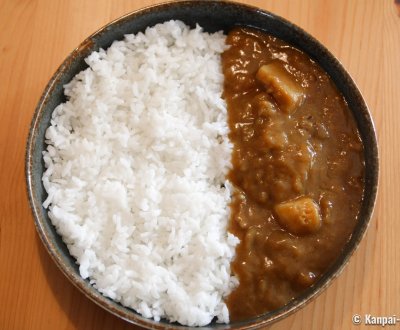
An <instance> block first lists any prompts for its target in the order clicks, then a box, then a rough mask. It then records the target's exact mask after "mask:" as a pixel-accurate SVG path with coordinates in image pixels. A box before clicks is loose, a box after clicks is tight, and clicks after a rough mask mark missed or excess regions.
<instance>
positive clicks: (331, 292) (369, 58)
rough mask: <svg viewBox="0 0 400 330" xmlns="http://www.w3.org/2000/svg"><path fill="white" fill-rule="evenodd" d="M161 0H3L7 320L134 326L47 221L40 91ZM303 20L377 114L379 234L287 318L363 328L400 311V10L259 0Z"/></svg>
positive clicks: (34, 325)
mask: <svg viewBox="0 0 400 330" xmlns="http://www.w3.org/2000/svg"><path fill="white" fill-rule="evenodd" d="M157 2H159V1H150V0H148V1H147V0H141V1H128V0H115V1H108V0H99V1H91V0H82V1H81V0H70V1H52V0H25V1H24V0H14V1H12V0H0V78H1V79H0V198H1V202H0V261H1V262H0V329H134V328H135V327H134V326H132V325H130V324H128V323H126V322H124V321H122V320H119V319H117V318H116V317H114V316H112V315H111V314H109V313H107V312H105V311H103V310H102V309H101V308H99V307H97V306H96V305H95V304H94V303H92V302H91V301H89V300H88V299H87V298H85V297H84V296H83V295H82V294H81V293H80V292H79V291H78V290H77V289H75V288H74V287H73V286H72V285H71V284H70V283H69V282H68V281H67V279H66V278H65V277H64V276H63V275H62V273H61V272H60V271H59V270H58V269H57V268H56V266H55V264H54V263H53V262H52V260H51V259H50V257H49V256H48V254H47V252H46V251H45V250H44V248H43V246H42V244H41V242H40V240H39V238H38V235H37V234H36V232H35V227H34V224H33V218H32V215H31V212H30V209H29V206H28V202H27V196H26V192H25V179H24V153H25V142H26V138H27V133H28V129H29V125H30V120H31V117H32V115H33V111H34V109H35V106H36V103H37V102H38V100H39V97H40V95H41V92H42V91H43V89H44V87H45V85H46V82H47V81H48V80H49V78H50V77H51V75H52V73H53V72H54V71H55V70H56V68H57V67H58V65H59V64H60V63H61V62H62V60H63V59H64V58H65V57H66V56H67V54H68V53H69V52H70V51H71V50H72V49H73V48H75V47H76V46H77V45H78V44H79V43H80V42H81V41H82V40H83V39H84V38H85V37H86V36H88V35H89V34H91V33H92V32H94V31H95V30H97V29H98V28H99V27H101V26H102V25H104V24H106V23H107V22H109V21H110V20H112V19H114V18H117V17H119V16H121V15H123V14H126V13H128V12H130V11H132V10H135V9H138V8H140V7H143V6H145V5H149V4H153V3H157ZM243 2H246V3H249V4H252V5H255V6H258V7H261V8H264V9H267V10H270V11H272V12H274V13H276V14H278V15H280V16H283V17H285V18H287V19H288V20H290V21H292V22H294V23H296V24H298V25H299V26H301V27H302V28H304V29H305V30H306V31H308V32H309V33H311V34H312V35H314V36H315V37H316V38H317V39H319V40H320V41H321V42H322V43H323V44H325V45H326V46H327V47H328V49H330V51H331V52H332V53H333V54H334V55H336V56H337V57H338V58H339V59H340V61H341V62H342V63H343V65H344V66H345V67H346V68H347V69H348V71H349V72H350V74H351V75H352V76H353V78H354V80H355V81H356V82H357V84H358V86H359V88H360V90H361V91H362V93H363V95H364V96H365V99H366V101H367V103H368V105H369V107H370V109H371V112H372V115H373V118H374V120H375V124H376V128H377V132H378V138H379V145H380V159H381V177H380V189H379V195H378V201H377V206H376V210H375V215H374V219H373V221H372V223H371V226H370V228H369V230H368V233H367V236H366V237H365V239H364V240H363V242H362V243H361V246H360V248H359V249H358V251H357V252H356V253H355V255H354V256H353V258H352V259H351V261H350V263H349V265H348V266H347V267H346V269H345V271H344V272H343V273H342V275H341V276H340V277H339V278H338V279H337V280H336V281H335V282H334V283H333V285H332V286H331V287H329V288H328V290H326V291H325V292H324V293H323V294H321V296H319V297H318V298H317V299H316V300H314V301H313V302H311V303H310V304H309V305H307V306H306V307H305V308H304V309H302V310H301V311H299V312H297V313H296V314H294V315H292V316H290V317H288V318H286V319H285V320H283V321H281V322H279V323H276V324H274V325H273V326H272V327H271V328H272V329H274V330H278V329H351V328H362V326H361V327H360V326H353V325H352V321H351V317H352V315H353V314H355V313H358V314H361V315H363V314H365V313H370V314H374V315H393V314H397V315H398V316H399V317H400V239H399V233H400V211H399V208H398V204H399V196H400V171H399V168H400V152H399V145H400V133H399V132H400V112H399V108H400V101H399V99H400V98H399V94H398V77H400V63H399V59H400V57H399V54H400V18H399V17H398V15H397V9H396V7H395V5H394V3H393V2H392V1H389V0H387V1H375V0H359V1H356V0H350V1H349V0H336V1H328V0H308V1H304V0H284V1H272V0H270V1H265V0H259V1H256V0H247V1H244V0H243Z"/></svg>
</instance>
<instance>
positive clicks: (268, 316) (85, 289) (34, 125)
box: [25, 0, 379, 330]
mask: <svg viewBox="0 0 400 330" xmlns="http://www.w3.org/2000/svg"><path fill="white" fill-rule="evenodd" d="M204 3H211V4H218V5H226V6H234V7H239V8H243V9H245V10H252V11H256V12H257V13H262V14H266V15H268V16H270V17H272V18H274V19H276V20H278V21H280V22H281V23H283V24H285V25H287V26H289V27H290V28H291V29H294V30H297V32H300V33H301V34H303V35H305V36H307V38H309V39H310V40H311V41H312V42H313V43H314V44H316V45H317V46H318V47H319V48H320V49H321V50H322V51H323V52H324V53H325V54H327V55H328V56H329V57H330V58H331V60H333V61H334V62H336V63H335V64H336V65H337V66H338V67H339V68H340V70H341V71H342V72H343V73H344V74H345V76H346V78H347V79H348V82H349V83H350V84H352V85H353V86H352V87H353V88H354V89H355V90H356V92H357V93H358V95H357V96H359V99H360V100H361V103H362V104H361V106H362V107H363V108H364V110H366V111H365V113H364V116H365V120H366V121H367V123H368V124H369V133H370V134H371V136H370V138H371V139H372V146H371V148H372V153H373V155H374V157H373V160H372V166H373V168H374V174H373V176H372V182H371V186H372V188H371V191H369V192H370V196H371V197H370V198H369V200H370V203H369V205H368V208H367V210H366V212H367V213H366V214H367V216H366V218H365V219H364V221H363V222H362V225H361V226H360V227H359V228H358V232H357V233H358V235H357V237H356V239H355V240H354V241H353V244H352V245H351V246H350V248H349V249H348V251H347V252H346V253H343V254H344V256H343V258H340V256H339V257H338V259H337V260H336V261H335V263H334V264H333V265H332V266H331V267H330V268H329V269H328V270H327V271H326V272H325V274H324V275H323V276H322V277H321V278H320V279H319V281H318V282H317V284H318V283H320V285H315V286H314V285H313V286H312V287H310V288H309V289H307V290H306V291H305V292H303V293H302V294H301V295H300V296H299V297H297V298H295V299H293V300H291V301H290V302H288V303H287V304H286V305H285V306H283V307H281V308H279V309H276V310H273V311H271V312H267V313H264V314H262V315H261V316H258V317H255V318H252V319H250V320H246V321H241V322H235V323H228V324H218V325H216V326H214V327H213V328H217V329H233V328H235V329H256V328H260V327H263V326H266V325H268V324H271V323H274V322H276V321H279V320H281V319H283V318H285V317H287V316H289V315H291V314H293V313H294V312H296V311H297V310H299V309H301V308H303V307H305V306H306V305H307V304H308V303H310V302H311V301H312V300H313V299H315V298H316V297H317V296H318V295H320V294H321V293H322V292H323V291H324V290H325V289H326V288H327V287H328V286H329V285H330V284H331V283H332V282H333V280H334V279H336V278H337V277H338V276H339V275H340V274H341V273H342V271H343V269H344V267H345V266H346V265H347V264H348V262H349V259H350V257H351V256H352V255H353V254H354V252H355V251H356V250H357V248H358V246H359V244H360V242H361V240H362V239H363V238H364V236H365V234H366V230H367V228H368V226H369V224H370V223H371V219H372V217H373V212H374V207H375V204H376V199H377V198H376V196H377V189H378V186H379V150H378V143H377V135H376V129H375V125H374V122H373V120H372V116H371V112H370V110H369V108H368V106H367V104H366V102H365V99H364V97H363V96H362V94H361V92H360V90H359V88H358V86H357V84H356V83H355V82H354V80H353V79H352V77H351V76H350V74H349V73H348V72H347V70H346V69H345V68H344V66H343V65H342V64H341V62H340V61H339V60H338V59H337V58H336V57H335V56H334V55H333V54H332V53H331V52H330V51H329V50H328V49H327V48H326V47H325V46H324V45H323V44H322V43H321V42H319V40H317V39H316V38H315V37H313V36H312V35H311V34H309V33H308V32H306V31H305V30H303V29H302V28H300V27H299V26H297V25H295V24H294V23H292V22H290V21H288V20H286V19H285V18H282V17H281V16H279V15H276V14H274V13H272V12H270V11H268V10H265V9H260V8H258V7H255V6H252V5H248V4H243V3H240V2H236V1H230V0H176V1H166V2H162V3H158V4H153V5H149V6H145V7H142V8H140V9H137V10H134V11H131V12H129V13H127V14H125V15H123V16H120V17H118V18H116V19H114V20H112V21H111V22H109V23H107V24H105V25H103V26H102V27H101V28H99V29H97V30H96V31H95V32H93V33H92V34H91V35H90V36H88V37H87V38H85V39H84V40H83V41H82V42H81V43H80V44H79V45H78V47H76V48H75V49H73V50H72V52H70V53H69V55H68V56H67V57H66V58H65V59H64V60H63V62H62V63H61V64H60V65H59V67H58V68H57V70H56V71H55V72H54V73H53V74H52V76H51V78H50V80H49V82H48V83H47V85H46V87H45V89H44V91H43V93H42V95H41V97H40V99H39V102H38V104H37V106H36V108H35V112H34V114H33V118H32V121H31V124H30V129H29V135H28V139H27V144H26V151H25V177H26V188H27V189H26V191H27V195H28V200H29V205H30V208H31V210H32V214H33V217H34V223H35V227H36V231H37V232H38V234H39V237H40V239H41V241H42V243H43V244H44V246H45V248H46V250H47V252H48V253H49V255H50V257H51V258H52V259H53V261H54V262H55V264H56V265H57V267H58V268H59V269H60V270H61V272H62V273H63V274H64V275H65V276H66V277H67V278H68V280H69V281H70V282H71V283H72V284H73V285H74V286H75V287H76V288H78V289H79V290H80V291H81V292H82V293H83V294H84V295H85V296H86V297H87V298H89V299H90V300H91V301H93V302H94V303H95V304H97V305H98V306H100V307H102V308H103V309H105V310H107V311H108V312H110V313H112V314H114V315H115V316H117V317H119V318H122V319H124V320H125V321H127V322H129V323H132V324H135V325H138V326H141V327H145V328H148V329H171V330H172V329H177V330H178V329H192V328H193V327H188V326H184V325H180V324H175V323H160V322H157V321H154V320H152V319H147V318H144V317H143V316H141V315H140V314H138V313H137V312H136V311H134V310H133V309H131V308H129V307H125V306H123V305H122V304H120V303H116V302H115V301H112V300H111V299H110V298H107V297H105V296H103V295H102V294H101V293H100V292H98V291H97V290H96V289H94V288H93V287H92V285H91V284H89V283H88V282H87V281H85V280H83V279H82V278H81V277H80V276H79V275H77V274H75V272H72V271H71V269H69V267H68V266H67V265H66V264H65V263H64V262H63V260H62V253H60V250H59V249H58V248H57V247H56V246H55V244H54V243H53V241H52V239H51V238H50V237H49V233H48V232H47V230H46V228H45V227H44V222H45V221H46V220H45V219H44V218H42V217H41V214H40V208H41V207H42V204H41V201H40V200H39V199H38V198H37V197H36V195H35V192H34V184H33V176H34V173H33V166H32V164H33V150H34V148H35V137H36V133H37V130H38V125H39V123H40V120H41V118H42V114H43V110H44V107H45V105H46V102H47V100H48V98H49V97H50V95H51V93H52V92H53V90H54V88H55V86H56V84H57V82H58V79H59V78H60V76H61V75H62V73H63V72H64V71H65V70H67V68H68V66H69V64H70V63H71V62H72V61H73V60H74V59H75V57H77V56H79V55H80V54H81V53H82V52H85V51H86V50H87V49H90V47H91V46H92V45H93V44H94V42H93V39H94V38H95V37H96V36H99V35H101V34H102V33H104V32H106V31H107V30H108V29H109V28H111V27H113V26H114V25H116V24H118V23H122V22H124V21H127V20H131V19H134V18H135V17H136V16H138V15H140V14H144V13H145V12H147V11H152V10H154V9H160V10H162V9H164V8H168V7H169V6H185V5H190V6H193V5H195V4H204ZM303 51H304V50H303ZM306 53H307V52H306ZM307 55H308V56H310V54H307ZM324 71H325V69H324ZM363 142H364V141H363ZM364 196H365V192H364ZM352 236H353V235H352ZM349 240H350V239H349ZM330 269H332V271H329V270H330ZM115 305H118V306H119V307H117V306H115ZM236 325H237V326H236ZM194 328H197V329H206V328H207V329H208V328H210V329H211V327H209V326H205V327H194Z"/></svg>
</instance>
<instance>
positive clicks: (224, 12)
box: [26, 0, 378, 329]
mask: <svg viewBox="0 0 400 330" xmlns="http://www.w3.org/2000/svg"><path fill="white" fill-rule="evenodd" d="M170 19H178V20H182V21H183V22H185V23H186V24H187V25H190V26H191V27H194V26H195V24H196V23H198V24H200V25H201V26H202V27H203V28H204V30H205V31H207V32H215V31H219V30H223V31H224V32H228V31H229V30H230V29H231V28H233V27H234V26H238V25H240V26H248V27H253V28H257V29H261V30H263V31H265V32H266V33H269V34H271V35H274V36H276V37H278V38H280V39H282V40H284V41H286V42H287V43H290V44H292V45H293V46H295V47H297V48H299V49H300V50H302V51H304V52H305V53H307V54H308V55H309V56H310V57H311V58H313V59H314V60H315V61H316V62H317V63H318V64H319V65H320V66H321V67H322V68H323V69H324V70H325V71H326V72H327V73H328V74H329V75H330V77H331V79H332V80H333V82H334V83H335V84H336V86H337V88H338V89H339V91H340V92H341V93H342V94H343V95H344V97H345V99H346V101H347V103H348V105H349V107H350V109H351V111H352V113H353V115H354V118H355V120H356V122H357V125H358V129H359V132H360V135H361V139H362V141H363V144H364V153H365V166H366V171H365V191H364V199H363V202H362V205H361V211H360V216H359V220H358V223H357V224H356V227H355V229H354V231H353V233H352V236H351V238H350V240H349V241H348V242H347V244H346V245H345V247H344V249H343V251H342V253H341V255H340V256H338V258H337V260H336V262H335V263H334V264H333V265H332V266H331V267H330V268H329V269H328V271H327V272H326V273H325V274H324V275H323V276H322V277H321V278H320V279H319V281H318V282H317V283H316V284H315V285H313V286H312V287H310V288H309V289H307V290H306V291H305V292H304V293H303V294H302V295H300V296H299V297H297V298H296V299H294V300H292V301H290V302H289V303H288V304H286V305H285V306H284V307H282V308H280V309H277V310H274V311H271V312H268V313H265V314H264V315H262V316H260V317H257V318H253V319H250V320H246V321H243V322H236V323H230V324H217V323H211V324H210V325H209V326H207V328H218V329H233V328H240V329H252V328H258V327H261V326H265V325H267V324H269V323H271V322H274V321H277V320H280V319H282V318H284V317H286V316H287V315H289V314H291V313H293V312H295V311H297V310H299V309H300V308H301V307H303V306H304V305H305V304H306V303H307V302H309V301H310V300H311V299H312V298H314V297H316V296H317V295H318V294H319V293H321V292H322V291H323V290H324V289H325V288H326V287H327V286H328V285H329V284H330V283H331V282H332V280H333V279H334V278H335V277H336V276H338V275H339V274H340V272H341V271H342V270H343V267H344V266H345V265H346V264H347V262H348V260H349V258H350V256H351V255H352V254H353V253H354V251H355V250H356V248H357V246H358V245H359V243H360V241H361V239H362V238H363V236H364V234H365V231H366V229H367V227H368V224H369V222H370V219H371V216H372V212H373V208H374V203H375V198H376V192H377V185H378V149H377V140H376V135H375V129H374V125H373V122H372V119H371V116H370V113H369V111H368V108H367V105H366V103H365V102H364V100H363V98H362V95H361V93H360V92H359V90H358V88H357V86H356V84H355V83H354V81H353V80H352V79H351V77H350V76H349V74H348V73H347V72H346V70H345V69H344V68H343V66H342V65H341V64H340V63H339V61H338V60H337V59H336V58H335V57H334V56H333V55H332V54H331V53H330V52H329V51H328V50H327V49H326V48H325V47H324V46H323V45H322V44H320V43H319V42H318V41H317V40H316V39H315V38H313V37H312V36H310V35H309V34H307V33H306V32H305V31H303V30H302V29H300V28H299V27H297V26H295V25H294V24H292V23H290V22H288V21H287V20H285V19H283V18H281V17H278V16H276V15H274V14H272V13H270V12H267V11H263V10H260V9H258V8H255V7H251V6H247V5H243V4H240V3H234V2H228V1H198V0H194V1H178V2H170V3H164V4H160V5H155V6H151V7H147V8H144V9H141V10H138V11H135V12H132V13H130V14H128V15H125V16H123V17H121V18H119V19H117V20H115V21H113V22H111V23H109V24H108V25H106V26H104V27H103V28H101V29H100V30H98V31H97V32H95V33H94V34H93V35H91V36H90V37H88V38H87V39H86V40H84V41H83V42H82V43H81V44H80V45H79V46H78V47H77V48H76V49H75V50H73V51H72V53H71V54H70V55H69V56H68V57H67V58H66V59H65V61H64V62H63V63H62V64H61V66H60V67H59V68H58V69H57V71H56V72H55V74H54V75H53V76H52V78H51V79H50V81H49V83H48V85H47V86H46V88H45V90H44V92H43V95H42V97H41V99H40V101H39V103H38V105H37V108H36V111H35V113H34V116H33V120H32V123H31V128H30V133H29V137H28V141H27V149H26V181H27V190H28V196H29V201H30V205H31V208H32V212H33V216H34V220H35V224H36V228H37V231H38V233H39V236H40V238H41V240H42V242H43V244H44V245H45V247H46V249H47V250H48V252H49V253H50V256H51V257H52V258H53V260H54V261H55V263H56V264H57V266H58V267H59V268H60V269H61V271H62V272H63V273H64V274H65V276H66V277H67V278H68V279H69V280H70V281H71V282H72V283H73V284H74V285H75V286H76V287H77V288H78V289H79V290H81V291H82V292H83V293H84V294H85V295H86V296H87V297H88V298H89V299H91V300H92V301H94V302H95V303H96V304H98V305H99V306H101V307H103V308H104V309H106V310H107V311H109V312H111V313H113V314H114V315H116V316H118V317H120V318H122V319H125V320H127V321H128V322H131V323H134V324H136V325H139V326H142V327H146V328H153V329H166V328H168V329H181V328H186V327H184V326H181V325H179V324H176V323H175V324H171V323H169V322H168V321H165V320H161V321H159V322H156V321H153V320H149V319H146V318H144V317H142V316H141V315H139V314H137V313H136V312H134V311H133V310H132V309H129V308H127V307H124V306H122V305H121V304H119V303H117V302H114V301H113V300H111V299H109V298H106V297H104V296H103V295H102V294H100V293H99V292H98V291H97V290H96V289H94V288H93V287H92V286H91V285H90V283H89V281H88V280H84V279H82V278H81V277H80V275H79V270H78V266H77V264H76V262H75V259H74V258H73V257H71V256H70V254H69V252H68V249H67V247H66V245H65V244H64V242H63V241H62V239H61V237H60V236H59V235H58V234H57V233H56V230H55V228H54V227H53V225H52V224H51V221H50V219H49V218H48V216H47V212H46V210H45V209H44V208H43V206H42V203H43V201H44V200H45V199H46V192H45V190H44V187H43V184H42V181H41V179H42V175H43V172H44V170H45V167H44V163H43V160H42V151H43V150H44V149H45V142H44V140H45V137H44V136H45V131H46V129H47V127H48V126H49V124H50V118H51V114H52V112H53V110H54V108H55V107H56V106H57V105H58V104H60V103H62V102H65V97H64V94H63V85H64V84H66V83H67V82H69V81H70V80H71V79H72V78H73V77H74V76H75V75H76V74H77V73H78V72H80V71H81V70H83V69H85V68H86V67H87V65H86V64H85V62H84V58H85V57H86V56H87V55H89V54H90V53H91V52H92V51H96V50H98V49H99V48H108V47H109V46H110V45H111V43H112V42H113V41H114V40H119V39H122V38H123V36H124V34H128V33H137V32H139V31H143V30H144V29H145V28H146V27H148V26H153V25H155V24H157V23H162V22H164V21H167V20H170Z"/></svg>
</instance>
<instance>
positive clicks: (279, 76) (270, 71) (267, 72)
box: [256, 61, 304, 114]
mask: <svg viewBox="0 0 400 330" xmlns="http://www.w3.org/2000/svg"><path fill="white" fill-rule="evenodd" d="M256 78H257V79H258V80H259V81H261V82H262V83H263V84H265V86H266V88H267V92H268V93H270V94H271V95H272V96H273V97H274V99H275V100H276V102H277V103H278V105H279V106H280V108H281V109H282V110H283V111H285V112H287V113H288V114H292V113H293V112H295V111H296V108H297V107H298V106H300V105H301V103H302V102H303V100H304V92H303V88H302V87H301V86H300V85H299V84H298V83H297V82H296V81H295V80H294V78H293V77H292V76H291V75H290V73H289V72H288V71H287V70H286V69H285V67H284V66H283V62H281V61H274V62H272V63H270V64H267V65H263V66H262V67H261V68H259V69H258V71H257V74H256Z"/></svg>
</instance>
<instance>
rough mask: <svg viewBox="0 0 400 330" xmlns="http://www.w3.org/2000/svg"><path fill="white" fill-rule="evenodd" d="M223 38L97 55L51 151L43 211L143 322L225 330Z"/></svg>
mask: <svg viewBox="0 0 400 330" xmlns="http://www.w3.org/2000/svg"><path fill="white" fill-rule="evenodd" d="M224 49H225V36H224V35H223V34H222V33H215V34H207V33H203V32H202V29H201V28H200V27H199V26H197V27H196V29H193V30H190V29H189V28H188V27H187V26H185V25H184V24H183V23H182V22H179V21H170V22H166V23H164V24H159V25H156V26H155V27H153V28H148V29H146V31H145V33H138V34H137V35H126V36H125V39H124V40H123V41H116V42H114V43H113V44H112V46H111V47H110V48H109V49H107V50H106V51H105V50H102V49H101V50H100V51H98V52H94V53H92V54H91V55H90V56H89V57H88V58H87V59H86V63H87V64H88V65H89V68H88V69H86V70H84V71H82V72H80V73H79V74H78V75H76V77H75V78H74V79H73V80H72V81H71V82H70V83H69V84H67V85H66V86H65V94H66V96H67V98H68V101H67V102H66V103H63V104H61V105H59V106H58V107H57V108H56V109H55V110H54V112H53V116H52V120H51V126H50V127H49V128H48V129H47V132H46V143H47V144H48V146H47V151H44V152H43V159H44V162H45V165H46V168H47V170H46V172H45V173H44V175H43V184H44V187H45V189H46V191H47V193H48V198H47V199H46V201H45V202H44V203H43V205H44V207H48V208H49V217H50V219H51V221H52V222H53V224H54V226H55V227H56V228H57V231H58V233H60V235H62V237H63V240H64V241H65V242H66V244H67V246H68V248H69V251H70V253H71V255H72V256H74V257H75V258H76V259H77V262H78V264H79V270H80V274H81V276H82V277H83V278H89V279H90V282H91V283H92V284H93V285H94V286H95V287H96V288H97V289H98V290H99V291H100V292H101V293H102V294H104V295H105V296H107V297H110V298H111V299H114V300H115V301H118V302H120V303H121V304H123V305H125V306H128V307H131V308H133V309H135V310H136V311H137V312H138V313H140V314H142V315H143V316H144V317H146V318H154V319H155V320H160V318H167V319H169V320H170V321H172V322H173V321H177V322H179V323H181V324H184V325H189V326H194V325H206V324H208V323H209V322H210V321H211V320H212V319H213V318H214V317H217V319H218V321H219V322H229V313H228V310H227V307H226V305H225V303H224V301H223V298H224V297H225V296H226V295H227V294H229V292H230V291H231V290H232V289H233V288H234V286H235V285H237V280H236V279H235V278H234V277H233V276H232V275H231V271H230V262H231V260H232V258H233V256H234V248H235V246H236V244H237V243H238V239H237V238H236V237H234V236H233V235H231V234H228V233H227V222H228V218H229V207H228V204H229V202H230V192H229V189H228V188H226V187H227V183H226V182H225V175H226V173H227V171H228V169H229V167H230V159H231V148H232V146H231V144H230V142H229V140H228V137H227V134H228V126H227V114H226V105H225V103H224V101H223V100H222V99H221V93H222V84H223V75H222V72H221V63H220V54H221V52H222V51H223V50H224Z"/></svg>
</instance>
